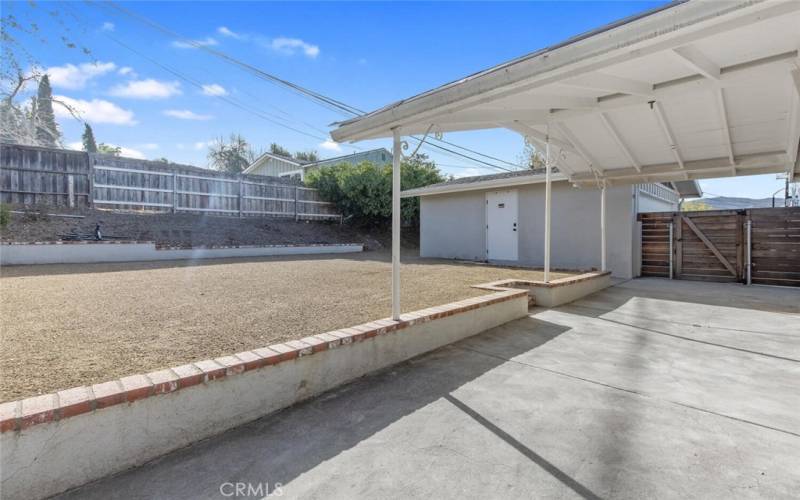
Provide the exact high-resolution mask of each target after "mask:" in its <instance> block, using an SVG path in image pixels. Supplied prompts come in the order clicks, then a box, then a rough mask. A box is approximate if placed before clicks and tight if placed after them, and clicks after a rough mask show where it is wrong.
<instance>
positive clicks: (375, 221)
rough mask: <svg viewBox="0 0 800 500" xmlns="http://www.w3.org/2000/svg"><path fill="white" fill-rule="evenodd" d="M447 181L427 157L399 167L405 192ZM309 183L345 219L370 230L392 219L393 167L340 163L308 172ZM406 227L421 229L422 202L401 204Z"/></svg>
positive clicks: (404, 202)
mask: <svg viewBox="0 0 800 500" xmlns="http://www.w3.org/2000/svg"><path fill="white" fill-rule="evenodd" d="M444 180H445V178H444V177H443V176H442V174H441V173H440V172H439V169H438V168H436V165H435V164H434V162H432V161H430V160H428V158H427V156H425V155H415V156H413V157H411V158H408V159H406V160H404V161H403V162H402V163H401V167H400V184H401V186H402V188H403V189H413V188H417V187H422V186H427V185H430V184H435V183H437V182H442V181H444ZM306 183H307V184H308V185H309V186H310V187H313V188H316V189H318V190H319V192H320V195H321V196H322V198H323V199H325V200H326V201H330V202H333V203H336V205H337V207H338V208H339V210H340V211H341V212H342V214H343V215H344V216H346V217H350V218H352V219H353V220H354V221H355V222H356V223H358V224H363V225H367V226H375V225H381V224H387V223H388V222H389V220H390V219H391V215H392V167H391V165H383V166H376V165H374V164H372V163H370V162H363V163H360V164H358V165H353V164H350V163H340V164H338V165H332V166H326V167H322V168H319V169H317V170H314V171H312V172H309V174H308V177H307V180H306ZM400 210H401V218H402V220H403V223H404V224H406V225H413V226H418V225H419V200H418V199H416V198H406V199H404V200H401V203H400Z"/></svg>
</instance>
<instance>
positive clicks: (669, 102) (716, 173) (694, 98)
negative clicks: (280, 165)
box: [331, 0, 800, 318]
mask: <svg viewBox="0 0 800 500" xmlns="http://www.w3.org/2000/svg"><path fill="white" fill-rule="evenodd" d="M798 26H800V2H798V1H796V0H795V1H758V0H755V1H753V0H730V1H725V2H710V1H702V0H690V1H681V0H678V1H675V2H672V3H670V4H667V5H665V6H662V7H659V8H657V9H654V10H651V11H648V12H644V13H642V14H640V15H637V16H633V17H630V18H627V19H623V20H621V21H618V22H615V23H612V24H610V25H607V26H603V27H600V28H598V29H596V30H594V31H591V32H589V33H585V34H582V35H579V36H576V37H574V38H571V39H569V40H566V41H564V42H562V43H559V44H557V45H554V46H552V47H547V48H544V49H542V50H539V51H537V52H534V53H532V54H528V55H526V56H523V57H520V58H518V59H515V60H513V61H509V62H506V63H503V64H500V65H498V66H495V67H493V68H489V69H487V70H484V71H481V72H479V73H476V74H473V75H470V76H468V77H465V78H462V79H459V80H456V81H454V82H452V83H449V84H446V85H443V86H441V87H438V88H435V89H432V90H429V91H427V92H423V93H422V94H418V95H416V96H413V97H409V98H407V99H404V100H402V101H399V102H396V103H393V104H389V105H387V106H385V107H383V108H381V109H378V110H376V111H373V112H371V113H368V114H366V115H362V116H358V117H356V118H353V119H350V120H347V121H344V122H340V123H338V124H337V127H336V128H335V129H334V130H332V131H331V137H332V138H333V140H334V141H336V142H345V141H350V142H355V141H362V140H367V139H377V138H382V137H392V139H393V153H394V155H395V156H394V165H393V178H392V194H393V199H392V240H393V241H392V317H393V318H399V317H400V306H399V300H400V299H399V297H400V246H399V243H400V241H399V240H400V154H399V153H400V152H401V145H402V137H403V136H412V137H415V135H416V134H420V135H421V134H434V136H435V135H437V134H442V133H445V132H453V131H467V130H482V129H492V128H505V129H508V130H512V131H515V132H518V133H519V134H520V135H522V136H524V137H525V138H526V140H528V141H529V142H532V143H536V144H537V146H539V147H542V148H544V149H545V150H547V155H546V162H545V165H546V171H547V174H546V175H547V177H551V175H550V174H551V172H552V171H553V167H556V168H558V170H559V171H560V172H561V173H562V174H563V175H565V176H566V177H567V179H568V182H569V183H570V184H573V185H577V186H581V187H582V188H585V189H590V188H593V189H595V190H598V191H600V193H599V195H598V197H599V198H598V204H597V205H596V208H595V209H594V210H596V211H597V212H598V213H597V215H598V217H597V218H595V220H597V219H599V225H600V228H599V240H600V253H601V255H600V259H601V268H602V269H609V265H608V264H609V262H608V261H607V257H608V255H607V248H608V247H607V243H608V242H610V241H611V239H613V236H611V235H610V234H608V233H609V231H607V230H606V229H610V227H611V225H612V224H614V221H613V220H612V217H611V214H610V210H611V208H610V207H607V203H605V202H604V201H603V200H607V198H606V196H605V195H608V194H609V192H610V191H611V190H612V189H616V188H618V187H624V186H631V185H635V184H637V183H652V182H676V181H690V180H696V179H709V178H715V177H725V176H743V175H755V174H766V173H777V172H784V173H786V174H788V175H789V177H790V179H791V178H793V177H794V175H795V174H797V173H799V172H800V161H798V158H800V155H798V150H799V149H800V147H799V145H800V29H798ZM556 158H559V160H557V161H553V160H554V159H556ZM554 163H555V164H554ZM557 185H558V183H553V182H549V181H546V182H545V186H546V187H545V192H546V193H547V194H546V195H545V203H544V210H543V213H542V219H543V224H544V225H545V230H544V237H543V241H542V242H541V246H542V247H543V250H542V251H543V252H544V281H545V282H548V280H549V268H550V264H551V258H554V257H555V254H556V253H558V252H561V251H563V248H561V247H560V246H559V245H556V244H555V243H556V242H555V241H551V239H552V238H553V237H561V236H560V235H553V234H552V231H551V229H552V227H553V222H554V218H553V217H552V213H553V212H554V211H555V210H557V206H556V204H557V203H559V202H558V201H557V198H558V196H556V195H557V194H558V193H551V188H552V187H554V186H557ZM555 189H558V188H555ZM627 189H631V188H627ZM550 194H552V196H550ZM484 201H485V200H484ZM607 208H608V210H606V209H607ZM575 212H576V213H584V214H586V213H590V212H587V211H586V210H575ZM606 212H609V213H606ZM462 220H464V219H462ZM461 225H463V223H462V224H461ZM578 229H580V228H578ZM565 230H569V229H565ZM574 231H575V230H573V231H572V232H574ZM612 265H613V264H612Z"/></svg>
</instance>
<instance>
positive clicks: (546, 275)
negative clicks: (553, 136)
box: [544, 124, 552, 283]
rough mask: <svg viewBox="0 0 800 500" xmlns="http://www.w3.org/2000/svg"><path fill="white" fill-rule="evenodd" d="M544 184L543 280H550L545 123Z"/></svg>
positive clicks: (547, 150) (547, 160)
mask: <svg viewBox="0 0 800 500" xmlns="http://www.w3.org/2000/svg"><path fill="white" fill-rule="evenodd" d="M545 139H546V140H545V162H544V169H545V184H544V282H545V283H548V282H549V281H550V202H551V198H552V193H551V185H550V184H551V182H550V181H551V179H550V177H551V175H550V171H551V170H552V165H551V163H550V125H549V124H548V125H547V136H546V138H545Z"/></svg>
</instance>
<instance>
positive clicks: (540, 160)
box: [518, 141, 546, 170]
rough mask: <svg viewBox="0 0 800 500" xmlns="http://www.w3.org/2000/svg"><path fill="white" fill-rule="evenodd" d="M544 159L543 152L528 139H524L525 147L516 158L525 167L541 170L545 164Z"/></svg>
mask: <svg viewBox="0 0 800 500" xmlns="http://www.w3.org/2000/svg"><path fill="white" fill-rule="evenodd" d="M545 160H546V159H545V156H544V153H542V152H541V151H539V150H538V149H537V148H536V147H534V146H533V145H532V144H531V143H529V142H528V141H525V148H524V149H523V150H522V154H521V155H520V157H519V160H518V161H520V162H521V163H522V165H523V166H525V168H528V169H530V170H542V169H544V168H545V166H546V165H545Z"/></svg>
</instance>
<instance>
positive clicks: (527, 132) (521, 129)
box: [498, 121, 580, 155]
mask: <svg viewBox="0 0 800 500" xmlns="http://www.w3.org/2000/svg"><path fill="white" fill-rule="evenodd" d="M498 126H500V127H504V128H507V129H509V130H513V131H514V132H516V133H518V134H520V135H523V136H525V137H530V138H532V139H535V140H538V141H542V143H545V142H547V141H548V136H547V134H546V133H542V132H539V131H538V130H536V129H535V128H533V127H531V126H530V125H527V124H525V123H522V122H520V121H513V122H504V123H499V124H498ZM549 141H550V142H551V143H552V144H554V145H556V146H558V147H559V149H563V150H565V151H569V152H570V153H575V154H578V155H579V154H580V153H578V150H576V149H575V148H574V147H573V146H572V145H571V144H570V143H568V142H564V141H562V140H560V139H556V138H555V137H552V136H551V137H550V138H549Z"/></svg>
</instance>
